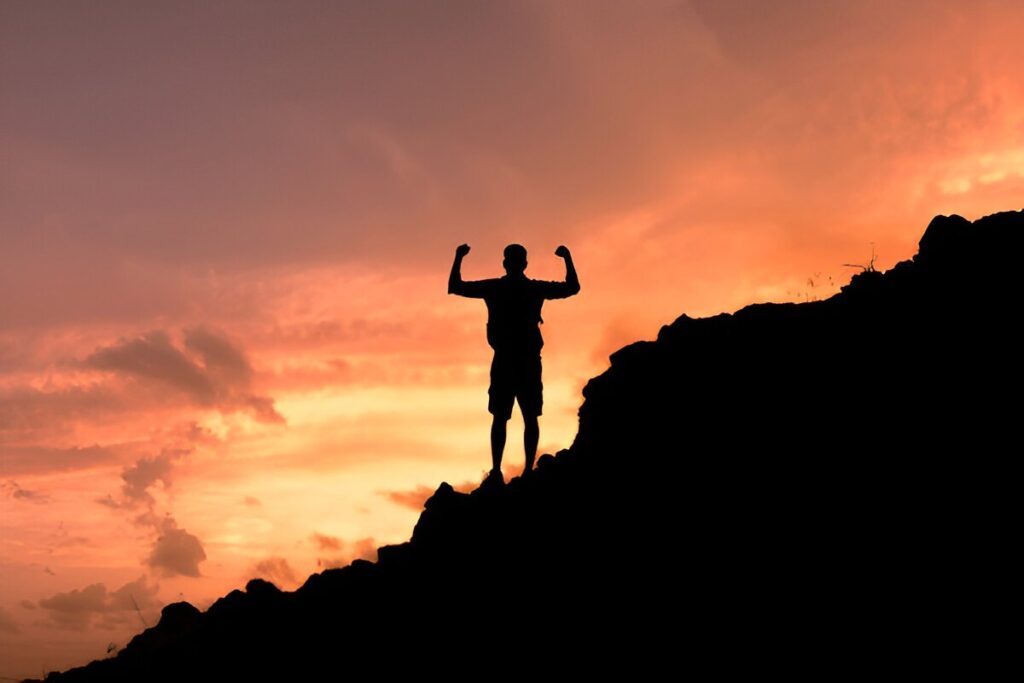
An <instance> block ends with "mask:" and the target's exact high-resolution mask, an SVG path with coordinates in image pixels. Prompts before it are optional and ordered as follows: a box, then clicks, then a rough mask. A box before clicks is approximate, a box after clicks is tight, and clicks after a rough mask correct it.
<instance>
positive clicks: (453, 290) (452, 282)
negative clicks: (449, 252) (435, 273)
mask: <svg viewBox="0 0 1024 683" xmlns="http://www.w3.org/2000/svg"><path fill="white" fill-rule="evenodd" d="M468 253H469V245H468V244H460V245H459V246H458V247H456V249H455V262H454V263H452V272H451V275H449V276H448V293H449V294H457V295H459V296H468V297H472V298H474V299H482V298H483V297H484V296H485V294H486V291H485V290H486V288H487V285H486V282H487V281H486V280H479V281H477V282H466V281H464V280H463V279H462V259H463V258H465V257H466V254H468Z"/></svg>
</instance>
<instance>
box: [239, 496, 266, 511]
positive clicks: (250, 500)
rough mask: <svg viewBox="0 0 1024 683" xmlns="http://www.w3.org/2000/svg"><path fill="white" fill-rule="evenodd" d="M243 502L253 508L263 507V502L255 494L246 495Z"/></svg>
mask: <svg viewBox="0 0 1024 683" xmlns="http://www.w3.org/2000/svg"><path fill="white" fill-rule="evenodd" d="M242 503H243V504H245V505H247V506H249V507H253V508H258V507H263V503H261V502H260V499H259V498H257V497H255V496H246V497H245V498H243V499H242Z"/></svg>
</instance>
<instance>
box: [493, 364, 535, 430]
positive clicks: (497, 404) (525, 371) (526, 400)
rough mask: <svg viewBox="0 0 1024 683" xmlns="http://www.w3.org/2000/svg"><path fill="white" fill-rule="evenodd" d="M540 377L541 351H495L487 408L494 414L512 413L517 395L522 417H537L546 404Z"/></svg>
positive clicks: (506, 415) (507, 416) (505, 414)
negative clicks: (516, 352)
mask: <svg viewBox="0 0 1024 683" xmlns="http://www.w3.org/2000/svg"><path fill="white" fill-rule="evenodd" d="M543 391H544V387H543V385H542V384H541V381H540V354H537V355H536V356H533V355H526V356H522V355H515V354H503V353H495V354H494V360H493V361H491V388H490V389H488V390H487V393H488V394H490V400H488V402H487V410H489V411H490V413H491V415H494V416H495V417H501V418H504V419H506V420H507V419H509V418H510V417H512V403H513V402H514V401H515V400H517V399H518V401H519V410H521V411H522V413H523V417H537V416H538V415H540V414H541V411H542V409H543V407H544V397H543Z"/></svg>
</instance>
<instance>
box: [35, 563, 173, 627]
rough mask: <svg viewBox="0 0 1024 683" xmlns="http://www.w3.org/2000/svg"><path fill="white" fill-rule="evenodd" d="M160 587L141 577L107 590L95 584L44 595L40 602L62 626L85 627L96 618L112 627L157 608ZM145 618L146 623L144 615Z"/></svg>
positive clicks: (56, 622)
mask: <svg viewBox="0 0 1024 683" xmlns="http://www.w3.org/2000/svg"><path fill="white" fill-rule="evenodd" d="M158 589H159V586H158V585H157V584H150V583H149V582H148V581H147V580H146V577H145V576H140V577H139V578H138V579H136V580H135V581H131V582H129V583H126V584H125V585H123V586H121V587H120V588H118V589H117V590H115V591H112V592H108V591H107V587H106V585H104V584H103V583H94V584H90V585H88V586H86V587H85V588H81V589H77V588H76V589H74V590H72V591H69V592H66V593H57V594H55V595H52V596H50V597H48V598H43V599H41V600H39V602H38V605H39V607H40V608H42V609H43V610H44V611H45V612H46V614H47V616H48V617H49V618H50V622H51V623H52V624H53V625H55V626H58V627H60V628H67V629H72V630H84V629H85V628H86V627H88V626H89V625H91V624H92V623H93V622H94V620H95V619H97V618H98V619H99V625H101V626H104V627H106V628H112V627H114V626H116V625H120V624H124V623H128V622H130V621H133V620H135V619H139V618H140V617H142V614H144V613H146V612H153V611H154V610H156V609H158V608H159V607H160V602H159V600H158V599H157V597H156V596H157V591H158ZM142 621H143V622H144V623H145V618H144V617H142Z"/></svg>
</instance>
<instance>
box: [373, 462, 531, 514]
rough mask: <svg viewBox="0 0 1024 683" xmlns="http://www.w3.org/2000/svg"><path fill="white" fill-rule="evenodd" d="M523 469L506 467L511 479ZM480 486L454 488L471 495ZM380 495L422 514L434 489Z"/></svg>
mask: <svg viewBox="0 0 1024 683" xmlns="http://www.w3.org/2000/svg"><path fill="white" fill-rule="evenodd" d="M523 467H524V466H523V465H509V466H506V467H505V468H504V469H505V470H506V472H507V473H508V476H509V477H510V478H511V477H517V476H519V475H520V474H522V471H523ZM479 485H480V482H478V481H464V482H462V483H461V484H455V485H454V486H452V488H454V489H455V490H456V491H461V492H463V493H469V492H470V491H473V490H474V489H476V488H477V487H478V486H479ZM379 493H380V495H382V496H384V497H385V498H387V499H388V500H390V501H391V502H392V503H395V504H397V505H401V506H402V507H407V508H409V509H411V510H415V511H416V512H420V511H421V510H423V506H424V504H425V503H426V502H427V500H428V499H429V498H430V497H431V496H432V495H434V489H432V488H430V487H429V486H424V485H422V484H420V485H419V486H417V487H416V488H414V489H409V490H406V491H380V492H379Z"/></svg>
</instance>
